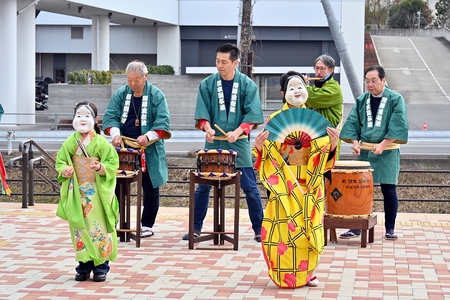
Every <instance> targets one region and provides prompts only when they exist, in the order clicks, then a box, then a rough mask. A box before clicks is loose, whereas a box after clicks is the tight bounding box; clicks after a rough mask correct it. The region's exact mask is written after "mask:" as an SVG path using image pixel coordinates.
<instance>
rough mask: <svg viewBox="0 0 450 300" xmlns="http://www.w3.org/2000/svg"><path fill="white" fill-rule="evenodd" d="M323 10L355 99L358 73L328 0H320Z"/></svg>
mask: <svg viewBox="0 0 450 300" xmlns="http://www.w3.org/2000/svg"><path fill="white" fill-rule="evenodd" d="M321 2H322V6H323V10H324V11H325V14H326V16H327V20H328V26H329V27H330V31H331V35H332V36H333V40H334V44H335V45H336V50H337V51H338V53H339V58H340V59H341V61H342V64H343V65H344V70H345V74H347V78H348V83H349V84H350V88H351V90H352V94H353V97H354V98H355V99H356V98H357V97H358V96H359V95H361V94H362V86H361V85H360V84H359V82H358V75H357V74H356V71H355V68H354V67H353V64H352V60H351V57H350V54H349V53H348V49H347V44H346V43H345V40H344V36H343V35H342V32H341V30H340V28H339V22H338V21H337V19H336V16H335V15H334V11H333V7H332V6H331V2H330V0H321Z"/></svg>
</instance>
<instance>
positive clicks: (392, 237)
mask: <svg viewBox="0 0 450 300" xmlns="http://www.w3.org/2000/svg"><path fill="white" fill-rule="evenodd" d="M384 238H385V239H386V240H390V241H395V240H396V239H398V236H397V235H396V234H393V233H390V232H388V233H386V235H385V236H384Z"/></svg>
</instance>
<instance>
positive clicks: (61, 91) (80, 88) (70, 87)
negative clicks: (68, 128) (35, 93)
mask: <svg viewBox="0 0 450 300" xmlns="http://www.w3.org/2000/svg"><path fill="white" fill-rule="evenodd" d="M48 94H49V101H48V113H53V114H58V116H60V117H61V118H63V119H70V120H71V119H72V117H73V110H74V108H75V104H76V103H78V102H81V101H89V102H92V103H94V104H95V105H96V106H97V109H98V113H99V115H102V114H103V112H104V111H105V109H106V106H107V105H108V103H109V100H110V99H111V85H81V84H50V85H49V86H48Z"/></svg>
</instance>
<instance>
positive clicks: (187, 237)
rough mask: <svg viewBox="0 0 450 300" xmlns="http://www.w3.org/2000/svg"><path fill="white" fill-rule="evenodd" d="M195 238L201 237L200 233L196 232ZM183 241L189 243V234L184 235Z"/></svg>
mask: <svg viewBox="0 0 450 300" xmlns="http://www.w3.org/2000/svg"><path fill="white" fill-rule="evenodd" d="M194 237H195V238H197V237H200V232H196V231H194ZM181 239H182V240H183V241H189V233H186V234H185V235H183V237H182V238H181Z"/></svg>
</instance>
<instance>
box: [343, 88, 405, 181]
mask: <svg viewBox="0 0 450 300" xmlns="http://www.w3.org/2000/svg"><path fill="white" fill-rule="evenodd" d="M373 115H374V116H376V117H375V119H373V117H372V111H371V108H370V93H365V94H363V95H361V96H359V97H358V98H357V99H356V103H355V105H354V106H353V108H352V110H351V111H350V113H349V115H348V117H347V120H346V121H345V123H344V126H343V128H342V131H341V133H340V138H341V139H342V140H343V141H345V142H347V143H351V142H352V140H357V141H360V142H368V143H375V144H378V143H380V142H382V141H383V140H384V139H386V138H393V139H395V141H394V143H397V144H405V143H407V141H408V114H407V111H406V104H405V100H404V99H403V97H402V96H401V95H400V94H398V93H396V92H394V91H392V90H391V89H389V88H388V87H387V86H386V87H385V89H384V91H383V96H382V99H381V103H380V106H379V108H378V111H377V112H376V113H374V114H373ZM358 160H363V161H368V162H370V165H371V166H372V168H373V169H374V172H373V182H374V183H385V184H397V183H398V174H399V172H400V149H394V150H384V151H383V153H382V154H378V155H375V154H373V153H372V151H369V150H361V154H360V155H359V156H358Z"/></svg>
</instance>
